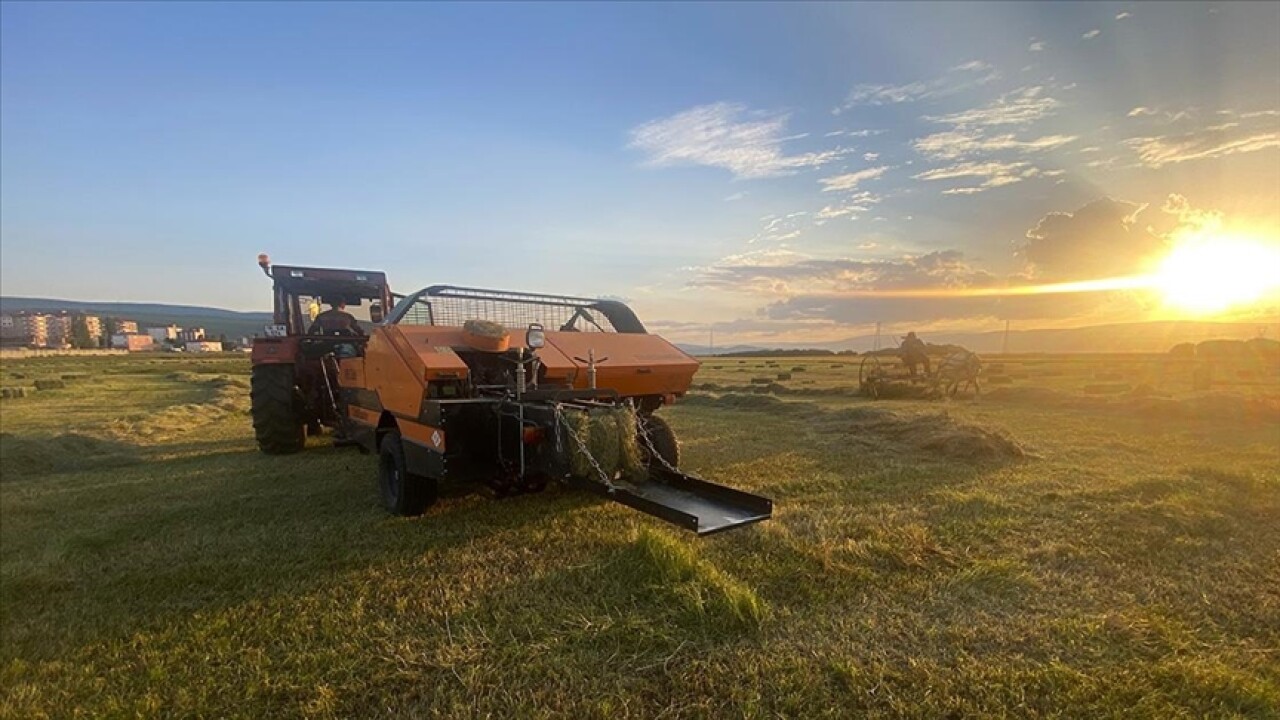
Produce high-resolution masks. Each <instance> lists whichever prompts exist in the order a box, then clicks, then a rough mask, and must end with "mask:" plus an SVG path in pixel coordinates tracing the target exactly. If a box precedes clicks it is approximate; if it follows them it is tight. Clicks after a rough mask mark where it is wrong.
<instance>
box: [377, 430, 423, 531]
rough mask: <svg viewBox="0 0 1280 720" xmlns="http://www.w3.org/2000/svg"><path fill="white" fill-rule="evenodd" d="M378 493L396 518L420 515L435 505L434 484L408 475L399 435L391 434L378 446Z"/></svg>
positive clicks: (417, 476)
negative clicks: (398, 516) (397, 516)
mask: <svg viewBox="0 0 1280 720" xmlns="http://www.w3.org/2000/svg"><path fill="white" fill-rule="evenodd" d="M378 489H379V490H380V491H381V494H382V504H383V505H384V506H386V508H387V511H388V512H391V513H393V514H395V515H409V516H412V515H421V514H422V513H423V512H424V511H426V509H427V508H428V507H430V506H431V505H432V504H433V503H435V501H436V481H435V480H433V479H432V478H429V477H423V476H422V475H412V474H410V473H409V470H408V468H407V466H406V465H405V461H404V445H403V443H402V442H401V440H400V433H398V432H396V431H394V430H392V431H390V432H388V433H387V434H386V435H384V436H383V438H382V443H381V444H380V445H379V446H378Z"/></svg>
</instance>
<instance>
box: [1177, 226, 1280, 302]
mask: <svg viewBox="0 0 1280 720" xmlns="http://www.w3.org/2000/svg"><path fill="white" fill-rule="evenodd" d="M1152 279H1153V281H1154V282H1153V285H1154V287H1155V288H1156V289H1157V290H1158V291H1159V292H1160V293H1161V295H1163V297H1164V301H1165V302H1166V303H1167V304H1168V305H1169V306H1170V307H1172V308H1174V309H1177V310H1180V311H1183V312H1187V313H1193V314H1212V313H1216V312H1222V311H1224V310H1229V309H1231V308H1235V307H1240V306H1244V305H1249V304H1252V303H1255V302H1257V301H1259V300H1261V299H1263V298H1264V297H1266V296H1267V295H1269V294H1270V293H1273V292H1276V291H1280V247H1277V246H1275V245H1269V244H1266V243H1263V242H1261V241H1258V240H1253V239H1248V238H1239V237H1216V238H1202V239H1195V240H1187V241H1184V242H1183V243H1181V244H1179V245H1177V246H1176V247H1174V248H1173V249H1172V250H1171V251H1170V252H1169V254H1168V255H1167V256H1166V257H1165V258H1164V260H1162V261H1161V262H1160V264H1159V266H1158V267H1157V268H1156V270H1155V272H1154V273H1153V274H1152Z"/></svg>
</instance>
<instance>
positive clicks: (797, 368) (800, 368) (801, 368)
mask: <svg viewBox="0 0 1280 720" xmlns="http://www.w3.org/2000/svg"><path fill="white" fill-rule="evenodd" d="M804 371H805V367H804V366H803V365H797V366H795V367H793V368H791V372H793V373H797V372H804Z"/></svg>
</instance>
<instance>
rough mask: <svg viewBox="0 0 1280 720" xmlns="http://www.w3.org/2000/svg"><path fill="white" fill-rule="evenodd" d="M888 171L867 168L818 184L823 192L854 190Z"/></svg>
mask: <svg viewBox="0 0 1280 720" xmlns="http://www.w3.org/2000/svg"><path fill="white" fill-rule="evenodd" d="M888 169H889V168H888V167H887V166H881V167H873V168H867V169H866V170H859V171H857V172H851V173H845V174H843V175H835V176H833V177H827V178H822V179H821V180H819V182H821V183H822V190H823V192H838V191H843V190H855V189H857V187H858V184H859V183H861V182H864V181H866V180H874V179H876V178H878V177H880V176H881V175H883V174H884V173H885V171H886V170H888Z"/></svg>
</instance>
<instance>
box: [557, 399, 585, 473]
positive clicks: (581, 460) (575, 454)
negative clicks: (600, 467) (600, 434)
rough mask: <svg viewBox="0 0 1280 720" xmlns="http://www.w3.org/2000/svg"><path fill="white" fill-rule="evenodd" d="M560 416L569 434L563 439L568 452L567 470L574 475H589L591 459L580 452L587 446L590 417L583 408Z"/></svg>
mask: <svg viewBox="0 0 1280 720" xmlns="http://www.w3.org/2000/svg"><path fill="white" fill-rule="evenodd" d="M562 417H563V419H564V430H565V433H566V434H568V435H569V437H568V438H566V439H565V447H566V448H567V449H568V452H569V472H570V473H572V474H573V475H574V476H575V477H582V478H585V477H590V475H591V470H592V468H591V460H590V458H588V457H587V456H586V454H584V453H583V452H582V448H583V447H589V445H588V441H589V439H590V437H589V428H590V419H589V418H588V417H587V413H586V411H585V410H584V411H570V412H565V413H564V414H563V416H562Z"/></svg>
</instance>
